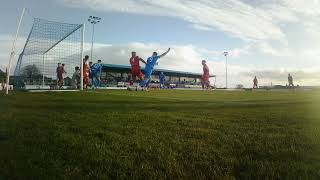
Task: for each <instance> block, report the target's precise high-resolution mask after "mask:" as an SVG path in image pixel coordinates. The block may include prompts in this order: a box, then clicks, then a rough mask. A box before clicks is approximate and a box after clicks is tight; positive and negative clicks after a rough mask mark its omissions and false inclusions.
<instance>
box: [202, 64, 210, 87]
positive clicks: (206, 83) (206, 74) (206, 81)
mask: <svg viewBox="0 0 320 180" xmlns="http://www.w3.org/2000/svg"><path fill="white" fill-rule="evenodd" d="M202 66H203V75H202V82H201V83H202V89H203V90H204V89H209V88H210V71H209V67H208V66H207V62H206V60H203V61H202Z"/></svg>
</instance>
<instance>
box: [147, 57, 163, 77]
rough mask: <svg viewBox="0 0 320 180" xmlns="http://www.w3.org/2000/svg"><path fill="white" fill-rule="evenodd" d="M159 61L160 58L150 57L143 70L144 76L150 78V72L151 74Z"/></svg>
mask: <svg viewBox="0 0 320 180" xmlns="http://www.w3.org/2000/svg"><path fill="white" fill-rule="evenodd" d="M159 59H160V56H152V57H149V58H148V60H147V65H146V68H145V70H144V72H145V76H147V77H148V76H151V74H152V72H153V68H154V66H155V65H156V63H157V61H158V60H159Z"/></svg>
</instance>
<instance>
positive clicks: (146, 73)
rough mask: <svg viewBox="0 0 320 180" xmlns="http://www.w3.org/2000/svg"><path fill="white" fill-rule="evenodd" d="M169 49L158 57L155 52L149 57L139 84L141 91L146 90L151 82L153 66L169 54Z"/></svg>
mask: <svg viewBox="0 0 320 180" xmlns="http://www.w3.org/2000/svg"><path fill="white" fill-rule="evenodd" d="M170 50H171V49H170V48H169V49H168V50H167V51H166V52H165V53H163V54H161V55H160V56H158V53H157V52H154V53H153V54H152V56H151V57H149V58H148V60H147V64H146V68H145V70H144V80H143V81H141V82H140V86H141V88H142V90H144V89H145V90H147V89H148V87H149V83H150V82H151V75H152V72H153V68H154V66H155V65H156V64H157V61H158V60H159V59H160V58H162V57H164V56H166V55H167V54H168V53H169V52H170Z"/></svg>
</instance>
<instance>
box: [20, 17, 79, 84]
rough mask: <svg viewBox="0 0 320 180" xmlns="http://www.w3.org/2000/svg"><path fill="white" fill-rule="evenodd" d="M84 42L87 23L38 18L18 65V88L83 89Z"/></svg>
mask: <svg viewBox="0 0 320 180" xmlns="http://www.w3.org/2000/svg"><path fill="white" fill-rule="evenodd" d="M83 41H84V25H83V24H69V23H61V22H55V21H49V20H45V19H39V18H34V20H33V25H32V28H31V31H30V33H29V35H28V37H27V40H26V43H25V45H24V48H23V50H22V52H21V54H20V55H19V58H18V61H17V65H16V68H15V72H14V76H15V78H16V88H20V89H42V90H46V89H48V90H50V89H81V88H82V87H81V86H82V73H81V68H82V67H81V66H82V59H83ZM58 64H59V65H58ZM62 65H64V68H63V69H62V68H61V66H62ZM58 66H60V67H58ZM76 69H77V70H76ZM62 71H63V72H62ZM61 78H62V79H61Z"/></svg>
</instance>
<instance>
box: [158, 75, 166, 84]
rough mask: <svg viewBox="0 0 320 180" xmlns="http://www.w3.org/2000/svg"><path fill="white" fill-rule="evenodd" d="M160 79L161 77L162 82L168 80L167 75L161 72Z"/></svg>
mask: <svg viewBox="0 0 320 180" xmlns="http://www.w3.org/2000/svg"><path fill="white" fill-rule="evenodd" d="M159 79H160V82H165V81H166V76H165V75H164V74H160V75H159Z"/></svg>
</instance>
